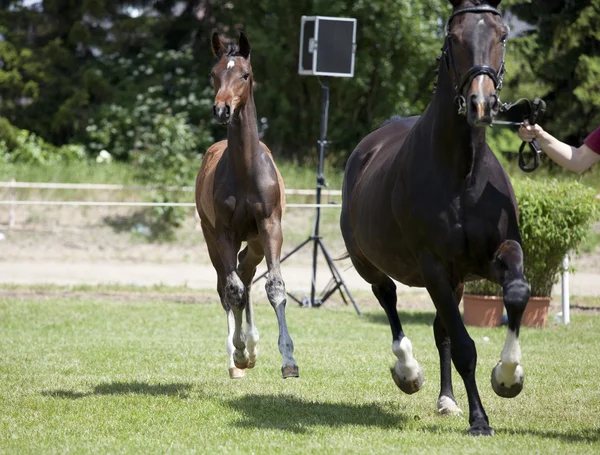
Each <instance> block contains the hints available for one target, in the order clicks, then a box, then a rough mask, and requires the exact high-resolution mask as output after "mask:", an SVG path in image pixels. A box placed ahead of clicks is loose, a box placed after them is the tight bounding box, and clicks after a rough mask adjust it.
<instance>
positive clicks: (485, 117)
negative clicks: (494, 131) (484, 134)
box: [467, 93, 500, 128]
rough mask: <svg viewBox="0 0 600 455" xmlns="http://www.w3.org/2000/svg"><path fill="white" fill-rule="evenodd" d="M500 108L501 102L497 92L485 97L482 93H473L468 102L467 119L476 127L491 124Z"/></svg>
mask: <svg viewBox="0 0 600 455" xmlns="http://www.w3.org/2000/svg"><path fill="white" fill-rule="evenodd" d="M499 108H500V102H499V99H498V96H497V95H496V94H492V95H489V96H488V97H484V96H482V95H481V94H480V93H473V94H471V95H470V96H469V101H468V103H467V121H468V122H469V124H470V125H471V126H473V127H476V128H481V127H486V126H490V125H491V124H492V121H493V120H494V117H495V116H496V114H498V109H499Z"/></svg>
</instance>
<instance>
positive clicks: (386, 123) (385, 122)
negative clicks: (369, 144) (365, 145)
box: [375, 115, 404, 130]
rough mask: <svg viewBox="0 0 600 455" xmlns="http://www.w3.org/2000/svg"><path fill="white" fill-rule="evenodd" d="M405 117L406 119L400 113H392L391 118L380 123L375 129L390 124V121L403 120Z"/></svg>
mask: <svg viewBox="0 0 600 455" xmlns="http://www.w3.org/2000/svg"><path fill="white" fill-rule="evenodd" d="M403 119H404V117H401V116H399V115H392V116H391V117H390V118H389V119H387V120H385V121H384V122H383V123H382V124H381V125H379V126H378V127H377V128H375V129H376V130H378V129H379V128H383V127H384V126H386V125H389V124H390V123H395V122H399V121H400V120H403Z"/></svg>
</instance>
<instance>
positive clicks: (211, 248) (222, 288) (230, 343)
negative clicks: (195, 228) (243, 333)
mask: <svg viewBox="0 0 600 455" xmlns="http://www.w3.org/2000/svg"><path fill="white" fill-rule="evenodd" d="M201 226H202V232H203V234H204V239H205V240H206V246H207V248H208V255H209V256H210V261H211V262H212V264H213V267H214V268H215V271H216V272H217V292H218V293H219V298H220V300H221V305H222V306H223V309H225V312H226V314H227V341H226V343H225V348H226V350H227V355H228V357H229V377H230V378H231V379H238V378H242V377H244V375H245V371H244V370H243V369H241V368H238V367H237V366H236V362H235V359H234V355H235V352H236V347H235V342H234V339H236V337H235V331H236V323H235V314H234V312H233V311H232V308H235V307H236V306H238V307H239V306H240V303H239V302H237V303H236V299H235V298H233V299H232V294H236V293H235V292H233V293H232V292H231V288H232V287H231V282H232V281H233V282H234V283H235V279H233V280H232V279H231V278H230V276H229V275H230V274H231V259H229V261H228V262H229V266H228V268H226V267H225V262H224V261H223V257H225V258H227V256H226V255H225V256H222V255H221V252H220V251H219V247H218V243H217V236H216V234H215V232H214V230H213V228H212V226H210V225H206V224H205V223H202V222H201ZM221 243H226V242H223V240H221ZM231 250H232V249H231V248H225V250H224V251H231ZM233 257H234V260H235V254H234V256H233ZM227 270H229V275H228V273H227ZM228 283H229V285H228ZM233 288H235V286H233ZM228 289H229V290H228ZM238 300H239V299H238ZM232 304H233V305H234V306H233V307H232ZM239 339H240V333H239V332H238V334H237V341H236V342H237V343H238V346H239V344H240V343H239ZM238 357H239V355H238Z"/></svg>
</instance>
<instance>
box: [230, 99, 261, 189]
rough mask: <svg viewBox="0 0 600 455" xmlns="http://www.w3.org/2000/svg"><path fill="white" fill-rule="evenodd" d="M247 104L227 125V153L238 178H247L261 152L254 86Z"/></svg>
mask: <svg viewBox="0 0 600 455" xmlns="http://www.w3.org/2000/svg"><path fill="white" fill-rule="evenodd" d="M249 90H250V94H249V96H248V100H247V102H246V104H245V105H244V106H243V107H242V108H241V109H240V110H239V111H237V112H236V113H234V114H233V116H232V117H231V121H230V122H229V124H228V126H227V154H228V158H229V160H228V161H229V163H232V165H233V170H234V173H235V174H236V176H237V177H238V179H240V180H241V181H244V180H247V179H248V177H250V176H251V175H252V172H253V162H254V159H255V158H256V156H258V154H259V153H260V143H259V139H258V125H257V122H256V107H255V105H254V97H253V96H252V87H250V88H249Z"/></svg>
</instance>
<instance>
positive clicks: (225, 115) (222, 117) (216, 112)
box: [213, 103, 231, 124]
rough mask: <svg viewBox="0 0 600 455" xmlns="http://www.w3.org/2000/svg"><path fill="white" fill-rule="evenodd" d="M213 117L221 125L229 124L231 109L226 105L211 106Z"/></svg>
mask: <svg viewBox="0 0 600 455" xmlns="http://www.w3.org/2000/svg"><path fill="white" fill-rule="evenodd" d="M213 116H214V117H215V119H217V120H218V121H219V122H220V123H222V124H226V123H229V120H230V119H231V107H230V106H229V104H226V103H217V104H215V105H213Z"/></svg>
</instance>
